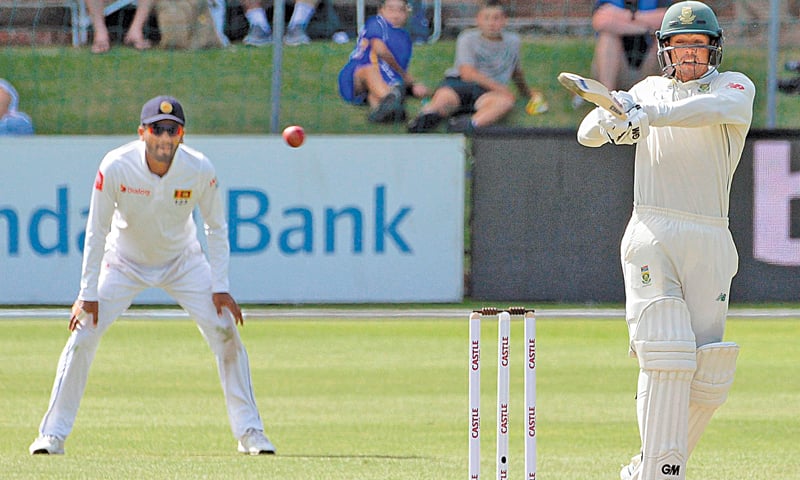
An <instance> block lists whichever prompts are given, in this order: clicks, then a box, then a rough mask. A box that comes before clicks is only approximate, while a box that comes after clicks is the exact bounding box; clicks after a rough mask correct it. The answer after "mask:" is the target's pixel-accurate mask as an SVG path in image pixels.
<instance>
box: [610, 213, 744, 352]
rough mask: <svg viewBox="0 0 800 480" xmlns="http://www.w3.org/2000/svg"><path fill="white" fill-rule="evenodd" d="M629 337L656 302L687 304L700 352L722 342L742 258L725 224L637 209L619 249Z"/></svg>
mask: <svg viewBox="0 0 800 480" xmlns="http://www.w3.org/2000/svg"><path fill="white" fill-rule="evenodd" d="M620 255H621V259H622V271H623V275H624V277H625V298H626V305H625V307H626V308H625V310H626V317H627V321H628V328H629V332H634V331H635V329H636V325H635V322H636V321H637V319H638V318H639V315H640V313H641V312H642V309H643V308H644V307H645V306H647V305H648V304H649V303H650V301H651V300H652V299H654V298H658V297H663V296H672V297H678V298H682V299H684V301H685V302H686V305H687V307H688V308H689V314H690V315H691V322H692V331H693V332H694V335H695V339H696V341H697V346H698V347H699V346H702V345H705V344H708V343H713V342H720V341H722V335H723V333H724V331H725V319H726V317H727V314H728V300H729V298H728V297H729V293H730V286H731V280H732V279H733V276H734V275H736V271H737V269H738V264H739V255H738V253H737V252H736V246H735V245H734V243H733V237H732V236H731V233H730V230H729V229H728V219H727V218H713V217H705V216H700V215H693V214H689V213H684V212H677V211H674V210H667V209H663V208H658V207H646V206H636V207H635V208H634V211H633V214H632V216H631V219H630V221H629V222H628V226H627V228H626V230H625V235H624V236H623V238H622V244H621V247H620Z"/></svg>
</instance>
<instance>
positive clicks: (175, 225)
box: [79, 140, 230, 301]
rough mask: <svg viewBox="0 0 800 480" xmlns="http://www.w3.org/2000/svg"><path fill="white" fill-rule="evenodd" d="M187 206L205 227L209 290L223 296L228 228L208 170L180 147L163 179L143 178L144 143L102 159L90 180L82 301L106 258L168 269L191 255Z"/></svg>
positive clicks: (192, 230) (203, 160)
mask: <svg viewBox="0 0 800 480" xmlns="http://www.w3.org/2000/svg"><path fill="white" fill-rule="evenodd" d="M195 206H197V207H198V208H199V210H200V214H201V215H202V217H203V221H204V224H205V234H206V238H207V247H208V248H207V252H206V254H207V256H208V260H209V263H210V265H211V272H212V289H213V291H214V292H227V291H228V263H229V252H230V246H229V244H228V226H227V223H226V219H225V212H224V210H223V205H222V200H221V198H220V195H219V191H218V188H217V178H216V172H215V170H214V166H213V165H212V164H211V162H210V161H209V159H208V158H207V157H206V156H205V155H203V154H202V153H200V152H198V151H197V150H194V149H192V148H189V147H187V146H185V145H183V144H181V145H180V146H179V147H178V149H177V151H176V153H175V157H174V158H173V160H172V165H171V166H170V168H169V170H168V171H167V173H166V174H165V175H164V176H163V177H159V176H158V175H156V174H154V173H153V172H151V171H150V169H149V168H148V167H147V162H146V161H145V143H144V142H143V141H141V140H137V141H134V142H131V143H128V144H127V145H123V146H122V147H119V148H117V149H115V150H112V151H110V152H109V153H108V154H106V156H105V157H104V158H103V160H102V162H101V163H100V167H99V169H98V172H97V177H96V179H95V184H94V189H93V191H92V198H91V202H90V209H89V218H88V219H87V222H86V223H87V224H86V242H85V245H84V255H83V271H82V275H81V291H80V294H79V298H80V299H82V300H89V301H93V300H97V282H98V278H99V274H100V267H101V263H102V258H103V255H104V253H105V251H106V250H110V251H113V252H115V253H116V254H117V255H118V256H120V257H122V258H124V259H126V260H127V261H129V262H133V263H135V264H138V265H142V266H145V267H154V268H157V267H160V266H165V265H168V264H169V263H170V262H172V261H173V260H175V259H176V258H178V257H179V256H180V255H181V254H182V253H184V251H186V250H187V249H189V248H190V247H196V248H199V240H198V239H197V228H196V226H195V223H194V219H193V218H192V211H193V210H194V208H195Z"/></svg>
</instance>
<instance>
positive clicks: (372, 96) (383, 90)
mask: <svg viewBox="0 0 800 480" xmlns="http://www.w3.org/2000/svg"><path fill="white" fill-rule="evenodd" d="M353 77H354V78H353V80H354V81H355V82H354V83H355V93H356V95H360V94H362V93H364V92H366V93H367V103H369V106H370V107H372V108H375V107H377V106H378V103H380V101H381V99H382V98H383V97H385V96H386V95H388V94H389V91H390V90H391V89H390V87H389V85H387V84H386V81H384V79H383V75H381V71H380V70H379V69H378V66H377V65H373V64H370V65H365V66H363V67H361V68H359V69H357V70H356V71H355V73H354V74H353Z"/></svg>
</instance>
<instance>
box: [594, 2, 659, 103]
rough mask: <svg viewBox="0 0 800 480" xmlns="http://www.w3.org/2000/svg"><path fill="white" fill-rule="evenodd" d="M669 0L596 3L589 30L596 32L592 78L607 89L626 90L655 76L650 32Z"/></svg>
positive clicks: (656, 61)
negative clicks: (646, 78) (643, 79)
mask: <svg viewBox="0 0 800 480" xmlns="http://www.w3.org/2000/svg"><path fill="white" fill-rule="evenodd" d="M670 4H672V1H670V0H638V1H637V0H633V1H629V0H597V1H596V2H595V6H594V12H593V13H592V28H593V29H594V30H595V32H597V39H596V42H595V49H594V59H593V60H592V76H593V77H594V78H596V79H597V80H598V81H599V82H600V83H602V84H603V85H605V86H606V87H608V89H609V90H626V89H628V88H630V87H631V86H632V85H633V84H634V83H636V82H638V81H639V80H641V79H642V78H644V77H647V76H649V75H658V74H659V73H660V71H659V67H658V58H657V56H656V53H655V51H656V48H655V47H654V43H655V37H654V35H653V33H654V32H655V31H656V30H658V29H659V28H660V27H661V20H662V19H663V18H664V13H665V12H666V11H667V7H669V6H670Z"/></svg>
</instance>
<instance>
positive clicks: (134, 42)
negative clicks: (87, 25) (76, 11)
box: [86, 0, 153, 53]
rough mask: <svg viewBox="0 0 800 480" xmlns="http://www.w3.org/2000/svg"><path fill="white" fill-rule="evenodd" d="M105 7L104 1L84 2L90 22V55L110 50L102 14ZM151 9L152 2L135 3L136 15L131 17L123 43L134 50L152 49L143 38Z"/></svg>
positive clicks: (141, 0) (148, 41) (146, 0)
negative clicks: (91, 33) (92, 31)
mask: <svg viewBox="0 0 800 480" xmlns="http://www.w3.org/2000/svg"><path fill="white" fill-rule="evenodd" d="M104 7H105V2H104V0H86V9H87V10H88V12H89V18H90V19H91V21H92V30H94V34H93V38H92V53H106V52H108V51H109V50H111V37H110V36H109V34H108V28H107V27H106V16H105V13H103V9H104ZM152 9H153V0H138V1H137V2H136V13H135V14H134V15H133V20H132V21H131V25H130V27H128V33H126V34H125V38H124V40H123V43H124V44H125V45H129V46H131V47H133V48H135V49H136V50H147V49H148V48H150V47H152V46H153V45H152V43H150V40H147V39H146V38H145V37H144V25H145V24H146V23H147V20H148V19H149V18H150V12H151V11H152Z"/></svg>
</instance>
